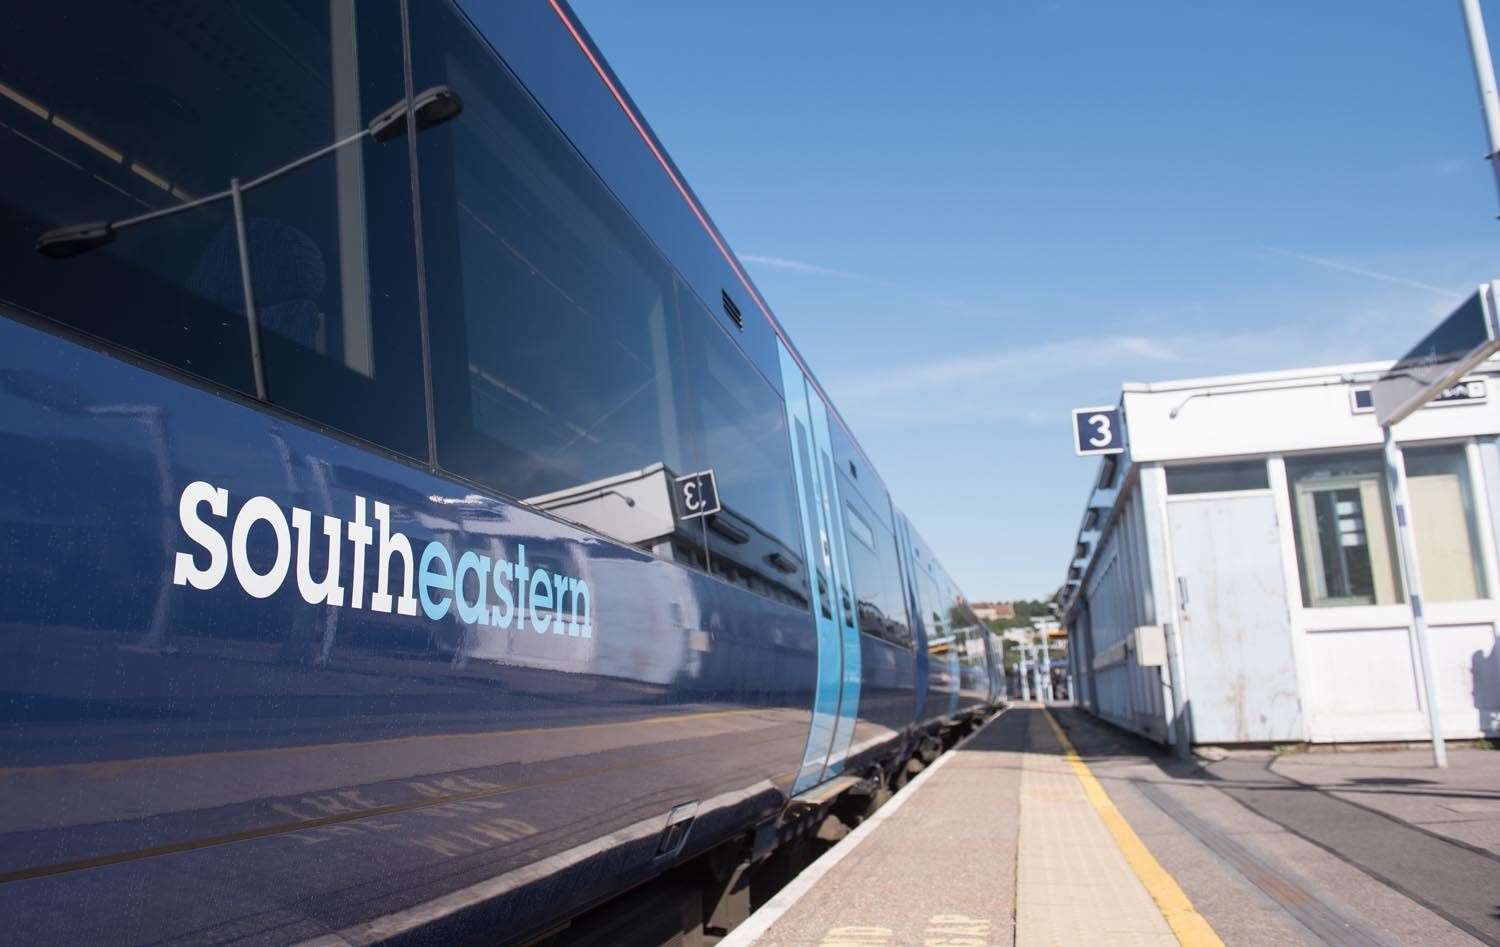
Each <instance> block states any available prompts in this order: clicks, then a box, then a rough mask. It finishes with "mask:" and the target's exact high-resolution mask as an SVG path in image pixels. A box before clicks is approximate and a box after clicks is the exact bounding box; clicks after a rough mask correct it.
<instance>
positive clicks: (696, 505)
mask: <svg viewBox="0 0 1500 947" xmlns="http://www.w3.org/2000/svg"><path fill="white" fill-rule="evenodd" d="M717 512H719V487H718V485H717V484H715V483H714V472H713V470H701V471H699V472H698V473H695V474H688V475H687V476H685V477H678V478H677V516H678V518H679V519H685V520H690V519H693V518H695V517H699V516H707V515H708V514H710V513H717Z"/></svg>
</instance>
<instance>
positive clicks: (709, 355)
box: [680, 288, 808, 608]
mask: <svg viewBox="0 0 1500 947" xmlns="http://www.w3.org/2000/svg"><path fill="white" fill-rule="evenodd" d="M680 298H681V300H682V318H683V337H684V339H685V340H686V343H687V344H686V353H685V354H686V359H687V363H686V371H687V376H688V388H687V390H688V394H689V406H688V410H687V412H686V413H688V414H689V416H690V417H691V418H692V419H693V420H692V424H693V428H694V431H693V433H694V438H693V439H694V441H695V442H696V443H697V445H698V447H699V451H700V453H701V456H702V463H703V465H704V466H706V467H711V468H713V471H714V477H715V479H716V481H717V483H718V488H719V500H720V503H721V504H722V506H723V509H722V510H721V511H720V512H718V513H715V514H713V515H711V516H710V517H708V520H707V526H708V544H709V569H710V570H711V571H712V572H713V573H714V574H716V575H720V576H722V577H724V578H725V579H727V580H729V581H731V582H734V583H735V584H737V585H743V586H745V587H747V588H751V589H754V590H756V591H758V592H761V593H763V594H766V595H770V596H772V597H774V598H779V599H782V600H783V601H786V602H788V603H789V604H795V605H798V606H799V607H803V608H806V607H807V604H808V589H807V577H806V569H805V566H804V563H803V561H802V560H803V555H802V549H803V545H802V529H801V526H800V524H799V520H798V512H797V489H796V479H795V473H794V471H793V466H792V454H791V441H790V438H789V434H788V432H787V425H786V408H785V406H784V405H783V404H782V401H781V396H780V395H778V394H777V393H776V391H775V390H774V389H773V388H772V387H771V386H770V384H769V383H768V382H767V381H766V379H765V378H764V377H763V376H762V375H761V374H760V372H759V370H757V369H756V368H755V366H754V365H752V364H751V362H750V360H749V359H747V358H746V357H745V355H744V353H742V352H741V351H740V348H739V346H738V345H736V344H735V342H734V340H733V339H731V338H730V337H729V336H728V334H726V332H725V331H724V329H723V328H722V326H721V325H720V323H719V321H718V320H717V319H716V318H715V317H714V316H713V315H712V314H711V313H709V312H707V311H706V310H705V309H704V308H703V306H702V305H701V304H700V303H699V302H698V298H697V297H696V296H695V295H693V294H692V293H691V291H689V290H687V289H686V288H683V289H682V292H681V297H680Z"/></svg>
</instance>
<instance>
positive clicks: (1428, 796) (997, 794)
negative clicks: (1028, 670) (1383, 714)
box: [720, 703, 1500, 947]
mask: <svg viewBox="0 0 1500 947" xmlns="http://www.w3.org/2000/svg"><path fill="white" fill-rule="evenodd" d="M720 943H721V945H723V947H747V945H752V944H754V945H759V947H792V945H796V947H803V945H817V947H893V945H927V947H989V945H1012V944H1014V945H1021V947H1033V945H1074V944H1077V945H1100V944H1125V945H1134V944H1139V945H1163V947H1165V945H1172V944H1183V945H1189V947H1197V945H1216V944H1255V945H1282V944H1287V945H1293V944H1297V945H1300V944H1337V945H1354V944H1359V945H1376V947H1379V945H1397V944H1423V945H1426V944H1433V945H1450V944H1451V945H1473V944H1496V945H1500V752H1495V751H1492V750H1484V749H1479V748H1473V749H1465V748H1454V750H1453V751H1452V753H1451V766H1450V768H1449V769H1447V770H1444V771H1438V770H1434V769H1431V768H1430V766H1429V765H1428V764H1427V757H1426V751H1425V750H1401V751H1386V752H1381V751H1366V752H1360V753H1345V752H1311V753H1283V754H1276V753H1272V752H1270V751H1236V752H1233V753H1230V754H1229V755H1228V756H1227V758H1225V759H1223V760H1219V761H1215V762H1208V761H1203V760H1189V761H1180V760H1176V759H1173V758H1171V757H1169V756H1166V755H1164V754H1163V753H1162V752H1161V751H1160V749H1159V748H1157V747H1154V746H1152V745H1151V744H1148V743H1145V742H1143V741H1140V740H1137V739H1136V738H1134V737H1133V736H1130V735H1127V734H1124V733H1123V732H1121V731H1119V730H1116V729H1114V728H1112V727H1109V726H1107V725H1105V724H1102V723H1100V722H1098V721H1096V720H1094V719H1093V718H1092V717H1090V716H1088V715H1087V714H1084V713H1082V712H1080V711H1078V710H1075V709H1073V708H1071V707H1057V706H1049V707H1043V706H1041V705H1039V704H1035V703H1033V704H1020V705H1013V706H1012V707H1011V708H1010V709H1008V710H1007V711H1006V712H1004V713H1002V714H1000V715H999V716H997V717H995V718H993V719H992V720H991V721H990V722H989V723H988V724H986V725H985V727H984V728H983V729H981V730H980V731H978V732H977V733H975V734H974V735H972V736H971V737H970V738H968V740H966V741H965V742H964V743H962V744H961V745H960V746H959V747H958V748H956V749H955V750H954V751H953V752H951V753H948V754H945V755H944V756H943V757H941V758H940V759H939V760H938V762H937V763H935V764H933V765H932V766H931V767H929V768H928V769H927V770H925V771H924V772H923V773H922V774H921V775H920V776H919V777H918V778H917V779H916V780H914V781H913V782H912V784H911V785H910V786H908V787H907V788H906V789H905V790H903V791H902V792H900V793H898V794H897V795H896V796H895V798H894V799H892V801H891V802H890V803H888V804H887V805H886V806H884V807H883V808H881V809H880V810H878V811H877V812H876V813H875V814H874V815H873V816H871V817H870V818H869V819H867V820H866V821H865V822H863V823H862V824H860V825H859V826H858V827H857V828H856V829H855V830H854V831H853V832H852V833H850V835H849V836H848V837H847V838H845V839H844V840H843V841H841V842H839V843H838V844H837V845H835V846H834V847H833V848H831V849H830V850H828V851H827V852H826V853H825V854H823V855H822V856H821V857H820V858H819V859H818V860H817V861H815V862H814V863H813V864H812V865H811V866H810V867H809V868H808V869H806V870H805V871H804V872H802V873H801V874H800V875H798V876H797V877H796V878H795V879H794V880H793V881H792V882H791V883H790V884H789V885H788V886H787V887H786V888H784V889H783V890H782V891H781V892H779V893H778V894H777V895H776V896H775V897H773V898H772V899H770V900H769V901H768V902H767V903H766V904H764V905H763V906H762V907H761V908H760V909H759V910H757V911H756V912H755V913H753V914H752V915H750V918H749V919H748V920H747V921H746V922H745V923H744V924H742V925H741V926H739V927H738V928H736V929H735V930H734V931H732V932H731V933H730V934H729V935H728V937H726V938H725V939H724V940H723V941H721V942H720Z"/></svg>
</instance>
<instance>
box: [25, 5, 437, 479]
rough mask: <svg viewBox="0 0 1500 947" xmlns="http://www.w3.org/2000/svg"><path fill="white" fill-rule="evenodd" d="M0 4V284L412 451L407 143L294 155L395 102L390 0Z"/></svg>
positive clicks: (100, 332) (172, 358) (420, 442)
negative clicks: (0, 8)
mask: <svg viewBox="0 0 1500 947" xmlns="http://www.w3.org/2000/svg"><path fill="white" fill-rule="evenodd" d="M9 13H10V14H11V15H10V16H8V17H7V21H6V30H5V33H4V37H3V39H0V63H4V66H3V67H0V123H3V128H0V166H3V167H5V169H6V171H7V174H8V176H9V177H10V178H11V179H12V180H23V181H25V182H26V185H25V186H24V187H12V188H9V189H7V190H6V191H5V193H4V194H3V196H0V208H3V211H4V216H5V220H6V224H5V226H4V227H3V230H0V296H3V297H4V298H5V299H6V300H7V301H8V302H10V303H12V304H14V305H16V306H19V307H21V308H24V309H27V310H30V311H33V312H36V313H38V314H40V315H42V316H44V317H47V318H51V319H54V320H56V321H59V322H62V323H66V324H68V325H71V326H73V327H75V328H77V329H80V330H82V331H84V332H87V333H89V334H91V335H94V336H97V337H100V338H103V339H105V340H108V341H110V342H113V343H116V344H118V345H121V346H123V347H125V348H128V349H130V350H133V351H135V352H137V353H140V354H142V355H146V356H149V357H151V358H154V359H157V360H160V361H163V362H166V363H169V364H171V365H174V366H176V367H178V368H180V369H183V370H186V371H188V372H192V373H194V374H196V375H199V376H202V377H204V378H207V379H209V380H212V381H214V382H218V383H220V384H223V385H226V386H229V387H231V388H235V389H238V390H239V391H242V392H245V393H247V394H257V393H263V394H264V396H265V397H266V399H267V400H269V401H271V402H273V403H275V404H278V405H282V406H284V407H286V408H289V409H291V410H293V411H296V412H298V413H301V414H304V415H307V416H309V417H311V418H313V419H315V420H317V421H320V422H323V423H326V424H329V425H331V426H334V427H338V428H340V429H342V430H344V431H348V432H350V433H353V434H356V435H359V436H361V437H365V438H368V439H370V440H372V441H375V442H378V443H380V444H383V445H385V446H387V447H390V448H392V449H395V450H399V451H403V452H406V453H408V454H413V455H418V456H421V455H423V454H425V444H426V431H425V427H424V425H425V417H426V412H425V410H424V409H423V402H422V397H421V390H422V389H421V386H422V382H421V361H420V349H419V346H418V340H419V336H418V323H417V304H416V299H417V297H416V276H415V267H414V262H413V258H414V255H415V254H414V241H413V234H412V213H411V201H410V192H411V183H410V171H409V165H408V161H407V148H406V145H405V143H404V142H403V141H395V142H389V143H384V144H377V143H374V142H373V141H371V140H369V139H368V138H367V139H365V140H363V141H358V142H353V143H350V144H347V145H345V146H343V147H341V148H337V149H334V150H332V151H331V152H329V153H327V154H324V155H322V156H321V157H317V158H314V159H312V160H310V161H308V162H306V163H303V164H296V165H294V162H296V161H297V160H298V159H301V158H304V157H308V156H310V155H313V154H314V153H316V152H318V151H320V150H322V149H326V148H328V147H329V146H331V145H332V144H333V143H334V142H336V141H338V140H340V139H343V138H345V137H347V136H349V135H352V134H355V133H357V132H359V131H360V130H361V129H364V128H365V127H366V123H367V122H368V121H369V120H370V119H371V118H372V117H374V116H375V115H377V114H379V113H380V112H383V111H384V110H385V109H387V108H388V107H390V106H391V105H393V104H396V103H399V102H401V101H402V99H403V97H404V95H405V91H404V82H403V80H402V66H401V60H402V57H401V22H400V13H399V10H398V9H396V8H395V7H394V6H393V5H378V4H377V5H365V4H360V5H358V6H357V8H356V4H354V3H353V2H351V0H336V2H331V3H330V2H328V0H287V2H283V3H278V4H275V5H262V4H214V5H209V6H205V7H202V8H199V7H193V8H192V9H190V10H189V9H182V10H178V9H177V8H175V7H159V6H152V7H147V8H144V9H142V8H137V7H134V6H130V5H127V4H102V5H100V6H98V7H97V8H93V9H90V11H89V14H88V18H89V24H88V28H87V29H78V28H77V24H76V23H75V22H74V20H75V19H76V14H73V13H69V12H68V11H67V10H66V9H65V8H64V7H60V6H59V5H57V4H23V5H21V6H19V7H17V8H16V9H14V10H12V11H9ZM125 50H137V51H140V50H149V51H150V55H146V56H127V55H123V54H122V51H125ZM289 165H292V166H291V167H289ZM278 170H281V171H282V172H283V173H281V174H279V175H274V176H272V177H269V178H268V177H267V176H268V175H272V174H273V172H276V171H278ZM231 181H238V182H241V184H242V186H243V187H244V188H245V189H244V190H243V191H242V194H241V197H242V202H241V206H242V208H243V211H242V213H241V214H240V215H239V216H238V217H237V216H236V213H235V210H234V201H233V200H232V198H231V196H230V195H229V193H228V189H229V188H230V186H231ZM197 201H202V203H195V202H197ZM147 215H152V216H147ZM83 225H89V226H87V227H84V226H83ZM80 227H82V228H83V229H82V230H80V229H77V228H80ZM241 230H242V231H243V234H244V236H243V238H241V237H240V236H239V234H240V232H241ZM242 250H243V253H242ZM245 266H248V269H249V272H250V273H251V281H250V283H251V289H252V290H253V292H252V293H251V294H248V295H249V297H250V298H251V300H253V304H249V305H247V294H246V293H245V288H244V285H243V282H242V278H241V273H242V271H243V269H244V267H245ZM247 310H248V311H247ZM252 338H254V339H255V340H256V342H257V343H258V345H259V348H260V350H261V353H262V356H263V358H262V365H263V371H262V377H261V378H259V379H257V378H256V371H255V367H254V361H253V360H252V357H251V339H252Z"/></svg>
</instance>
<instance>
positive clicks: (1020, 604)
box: [987, 599, 1050, 631]
mask: <svg viewBox="0 0 1500 947" xmlns="http://www.w3.org/2000/svg"><path fill="white" fill-rule="evenodd" d="M1047 601H1048V600H1047V599H1019V600H1017V601H1014V602H1011V605H1013V606H1014V607H1015V610H1016V615H1015V617H1014V618H997V619H995V620H994V621H992V622H988V623H987V624H988V625H989V626H990V627H991V628H993V629H994V630H996V631H1002V630H1004V629H1006V628H1030V627H1031V620H1032V619H1033V618H1043V617H1046V616H1047V615H1048V614H1050V613H1049V612H1048V611H1047Z"/></svg>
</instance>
